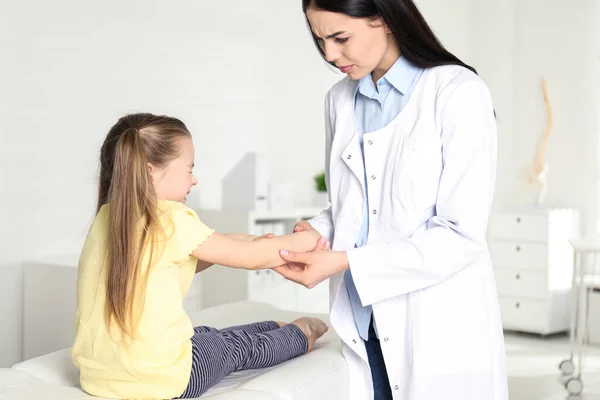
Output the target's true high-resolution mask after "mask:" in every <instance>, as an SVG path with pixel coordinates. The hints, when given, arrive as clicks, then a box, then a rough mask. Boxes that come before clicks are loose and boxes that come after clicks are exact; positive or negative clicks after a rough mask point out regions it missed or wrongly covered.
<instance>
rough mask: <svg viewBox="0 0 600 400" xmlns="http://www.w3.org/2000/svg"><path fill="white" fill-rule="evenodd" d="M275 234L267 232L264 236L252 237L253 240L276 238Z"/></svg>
mask: <svg viewBox="0 0 600 400" xmlns="http://www.w3.org/2000/svg"><path fill="white" fill-rule="evenodd" d="M274 237H275V235H274V234H273V233H266V234H264V235H262V236H257V237H255V238H253V239H252V241H253V242H256V241H257V240H261V239H272V238H274Z"/></svg>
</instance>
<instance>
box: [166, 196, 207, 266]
mask: <svg viewBox="0 0 600 400" xmlns="http://www.w3.org/2000/svg"><path fill="white" fill-rule="evenodd" d="M173 223H174V225H175V243H174V245H175V246H176V251H175V253H176V255H177V256H176V257H177V258H178V259H180V260H181V261H185V260H187V259H188V258H189V257H190V256H191V255H192V252H193V251H194V250H196V248H198V246H200V245H201V244H203V243H204V242H205V241H206V240H207V239H208V238H209V237H210V236H211V235H212V234H213V233H214V232H215V230H214V229H210V228H209V227H208V226H206V225H205V224H204V223H203V222H202V221H200V218H199V217H198V215H197V214H196V212H194V210H192V209H190V208H188V207H181V208H180V209H177V210H175V211H174V213H173Z"/></svg>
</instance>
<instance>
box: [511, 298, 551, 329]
mask: <svg viewBox="0 0 600 400" xmlns="http://www.w3.org/2000/svg"><path fill="white" fill-rule="evenodd" d="M500 312H501V313H502V326H503V328H504V329H508V330H515V331H522V332H532V333H545V332H546V330H547V322H548V321H547V320H548V306H547V302H546V301H541V300H527V299H520V298H518V297H500Z"/></svg>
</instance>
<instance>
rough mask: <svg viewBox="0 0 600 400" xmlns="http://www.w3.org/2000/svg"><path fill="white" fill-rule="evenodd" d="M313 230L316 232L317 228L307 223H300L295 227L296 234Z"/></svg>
mask: <svg viewBox="0 0 600 400" xmlns="http://www.w3.org/2000/svg"><path fill="white" fill-rule="evenodd" d="M311 230H312V231H314V230H315V228H313V227H312V225H311V224H309V223H308V222H306V221H300V222H298V223H296V225H295V226H294V232H302V231H311Z"/></svg>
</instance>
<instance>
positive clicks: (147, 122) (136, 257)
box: [96, 113, 191, 337]
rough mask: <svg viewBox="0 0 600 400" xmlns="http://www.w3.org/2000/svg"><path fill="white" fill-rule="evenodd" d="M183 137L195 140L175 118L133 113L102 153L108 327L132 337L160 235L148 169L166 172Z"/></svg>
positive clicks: (101, 201) (100, 199) (115, 129)
mask: <svg viewBox="0 0 600 400" xmlns="http://www.w3.org/2000/svg"><path fill="white" fill-rule="evenodd" d="M182 137H191V135H190V133H189V131H188V129H187V127H186V126H185V124H184V123H183V122H181V121H180V120H178V119H176V118H172V117H167V116H157V115H153V114H146V113H144V114H131V115H127V116H124V117H122V118H121V119H119V121H118V122H117V123H116V124H115V125H114V126H113V127H112V128H111V129H110V131H109V132H108V135H107V136H106V139H105V140H104V143H103V144H102V149H101V151H100V184H99V188H98V207H97V210H96V212H97V213H98V212H99V211H100V209H101V208H102V206H103V205H104V204H107V203H109V229H110V232H108V243H107V244H108V246H107V248H108V254H107V258H106V261H107V266H108V274H107V301H106V314H107V322H108V323H109V324H110V321H111V319H112V318H113V317H114V319H115V320H116V321H117V322H118V323H119V325H120V327H121V329H122V331H123V332H124V333H126V334H127V335H129V336H131V337H133V336H135V327H136V325H137V322H138V321H137V320H133V316H134V311H133V310H134V306H135V304H136V303H138V299H140V298H141V299H144V298H145V289H146V287H145V285H143V286H142V288H141V289H140V288H138V286H137V282H138V280H139V279H141V278H142V276H141V274H142V271H143V270H144V268H143V267H144V266H143V265H142V262H143V261H144V259H145V249H146V248H147V246H150V255H149V258H147V259H146V260H147V261H148V263H149V264H150V265H151V263H152V258H153V253H154V251H155V249H154V244H155V243H157V241H158V237H159V235H161V227H160V226H159V216H158V210H157V198H156V193H155V191H154V186H153V184H152V177H151V175H150V171H149V165H150V164H151V165H152V166H154V167H158V168H162V167H165V166H167V165H168V164H169V163H170V162H171V161H173V160H174V159H175V158H176V157H177V156H178V155H179V152H180V149H179V146H178V143H179V139H180V138H182ZM150 265H148V266H147V267H148V268H149V267H150ZM146 271H147V269H146ZM137 296H141V297H139V298H138V297H137ZM143 303H144V301H143V300H142V302H141V304H143Z"/></svg>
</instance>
